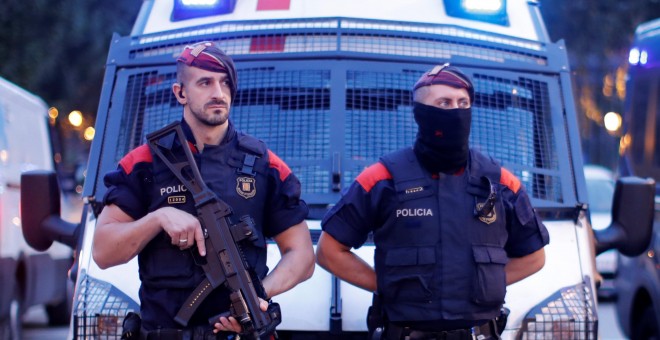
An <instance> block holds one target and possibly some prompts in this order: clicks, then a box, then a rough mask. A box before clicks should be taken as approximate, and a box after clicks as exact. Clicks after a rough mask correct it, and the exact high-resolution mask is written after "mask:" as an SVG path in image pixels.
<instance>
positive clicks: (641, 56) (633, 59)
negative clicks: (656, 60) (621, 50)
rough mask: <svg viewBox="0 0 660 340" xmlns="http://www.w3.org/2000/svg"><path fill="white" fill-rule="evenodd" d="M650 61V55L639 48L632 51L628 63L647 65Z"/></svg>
mask: <svg viewBox="0 0 660 340" xmlns="http://www.w3.org/2000/svg"><path fill="white" fill-rule="evenodd" d="M648 61H649V54H648V52H647V51H646V50H645V49H642V50H641V51H640V50H639V48H637V47H633V48H631V49H630V53H629V54H628V62H629V63H630V65H646V63H647V62H648Z"/></svg>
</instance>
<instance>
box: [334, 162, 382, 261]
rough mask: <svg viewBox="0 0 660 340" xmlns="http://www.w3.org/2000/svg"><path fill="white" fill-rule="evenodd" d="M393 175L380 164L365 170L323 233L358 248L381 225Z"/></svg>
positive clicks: (349, 189) (336, 208)
mask: <svg viewBox="0 0 660 340" xmlns="http://www.w3.org/2000/svg"><path fill="white" fill-rule="evenodd" d="M391 178H392V177H391V175H390V174H389V172H387V170H386V169H385V167H384V166H383V165H382V164H380V163H377V164H375V165H372V166H370V167H369V168H367V169H366V170H364V171H363V172H362V173H361V174H360V175H359V176H358V178H357V179H356V181H355V182H353V184H351V186H350V187H349V188H348V189H347V190H345V191H344V193H343V194H342V197H341V199H340V200H339V202H338V203H337V204H336V205H335V206H334V207H333V208H332V209H330V211H328V213H327V214H326V215H325V217H324V218H323V221H321V227H322V228H323V231H325V232H327V233H328V234H330V235H331V236H332V237H333V238H335V239H336V240H337V241H339V242H340V243H342V244H344V245H346V246H349V247H353V248H359V247H361V246H362V245H363V244H364V242H365V241H366V240H367V237H368V236H369V233H370V232H371V231H372V230H373V229H374V228H375V227H376V226H378V225H380V224H381V222H382V221H381V219H382V216H383V215H382V212H383V211H384V210H387V209H385V208H384V207H381V204H380V202H383V201H387V200H383V199H382V197H383V195H385V194H386V193H387V192H393V190H391V189H392V188H391V181H388V180H389V179H391Z"/></svg>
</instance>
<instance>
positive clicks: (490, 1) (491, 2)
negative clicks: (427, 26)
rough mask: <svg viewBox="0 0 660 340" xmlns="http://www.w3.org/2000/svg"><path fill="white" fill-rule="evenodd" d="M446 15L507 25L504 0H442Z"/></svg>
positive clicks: (507, 17) (507, 18)
mask: <svg viewBox="0 0 660 340" xmlns="http://www.w3.org/2000/svg"><path fill="white" fill-rule="evenodd" d="M444 3H445V11H446V12H447V15H448V16H452V17H455V18H461V19H468V20H475V21H483V22H488V23H491V24H496V25H501V26H509V16H508V14H507V12H506V0H444Z"/></svg>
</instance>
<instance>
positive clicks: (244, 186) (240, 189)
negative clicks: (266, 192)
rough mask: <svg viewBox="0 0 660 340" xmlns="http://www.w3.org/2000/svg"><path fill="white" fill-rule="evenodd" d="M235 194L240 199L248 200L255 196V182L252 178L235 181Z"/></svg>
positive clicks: (241, 178) (240, 178)
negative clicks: (239, 196)
mask: <svg viewBox="0 0 660 340" xmlns="http://www.w3.org/2000/svg"><path fill="white" fill-rule="evenodd" d="M236 192H237V193H238V194H239V195H241V197H243V198H245V199H248V198H252V197H254V195H256V194H257V186H256V180H255V179H254V177H239V178H237V179H236Z"/></svg>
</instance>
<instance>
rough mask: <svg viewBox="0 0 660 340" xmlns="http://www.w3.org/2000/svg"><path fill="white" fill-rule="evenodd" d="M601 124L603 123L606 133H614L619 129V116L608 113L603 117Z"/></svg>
mask: <svg viewBox="0 0 660 340" xmlns="http://www.w3.org/2000/svg"><path fill="white" fill-rule="evenodd" d="M603 123H605V128H606V129H607V131H610V132H615V131H617V130H619V128H621V123H622V120H621V116H620V115H619V114H618V113H616V112H612V111H610V112H608V113H606V114H605V117H603Z"/></svg>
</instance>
